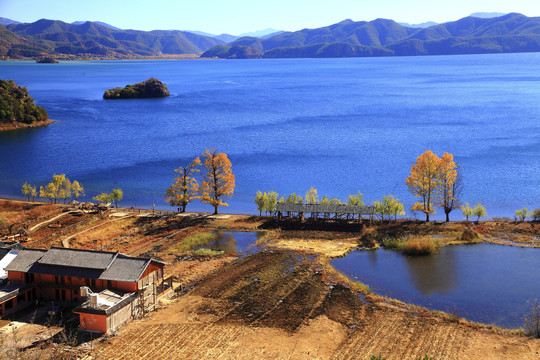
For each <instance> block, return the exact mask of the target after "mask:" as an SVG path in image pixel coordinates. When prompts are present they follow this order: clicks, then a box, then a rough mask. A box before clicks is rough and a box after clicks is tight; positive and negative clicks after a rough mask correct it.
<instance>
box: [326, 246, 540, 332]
mask: <svg viewBox="0 0 540 360" xmlns="http://www.w3.org/2000/svg"><path fill="white" fill-rule="evenodd" d="M332 265H333V266H334V267H335V268H336V269H338V270H340V271H341V272H343V273H344V274H346V275H348V276H349V277H351V278H352V279H354V280H360V281H361V282H363V283H365V284H367V285H369V287H370V289H371V290H372V291H374V292H375V293H378V294H382V295H386V296H389V297H392V298H395V299H399V300H401V301H404V302H406V303H410V304H415V305H420V306H424V307H427V308H429V309H432V310H441V311H447V312H450V311H452V310H454V311H455V312H456V313H457V314H458V315H460V316H462V317H465V318H466V319H468V320H473V321H477V322H482V323H486V324H495V325H498V326H503V327H509V328H520V327H522V326H523V321H524V316H525V315H528V314H530V312H531V302H532V301H534V300H535V299H539V298H540V271H539V270H538V269H539V268H540V249H535V248H519V247H513V246H502V245H492V244H477V245H460V246H446V247H443V248H441V251H440V253H439V254H435V255H430V256H418V257H414V256H406V255H402V254H400V253H398V252H395V251H393V250H385V249H379V250H376V251H360V250H355V251H353V252H352V253H350V254H348V255H347V256H345V257H343V258H338V259H334V260H332Z"/></svg>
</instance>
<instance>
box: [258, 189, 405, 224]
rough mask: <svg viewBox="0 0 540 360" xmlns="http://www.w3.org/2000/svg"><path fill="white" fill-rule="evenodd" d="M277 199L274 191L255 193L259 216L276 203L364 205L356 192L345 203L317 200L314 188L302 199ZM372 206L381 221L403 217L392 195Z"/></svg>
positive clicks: (359, 193)
mask: <svg viewBox="0 0 540 360" xmlns="http://www.w3.org/2000/svg"><path fill="white" fill-rule="evenodd" d="M278 197H279V195H278V193H277V192H275V191H270V192H268V193H266V192H264V193H263V192H261V191H257V194H256V195H255V199H254V202H255V204H256V205H257V210H258V211H259V215H262V212H263V211H264V212H266V213H267V214H271V213H272V212H274V211H275V210H276V205H277V204H278V203H286V204H336V205H339V204H347V205H357V206H363V205H364V195H363V194H362V193H361V192H360V191H358V193H356V194H354V195H349V198H348V200H347V202H342V201H341V200H340V199H338V198H329V197H327V196H326V195H324V196H323V197H322V198H319V194H318V191H317V189H315V188H314V187H311V188H310V189H309V190H308V191H307V192H306V195H305V196H304V197H302V196H300V195H296V193H292V194H290V195H289V196H288V197H287V199H285V198H284V197H281V198H279V200H278ZM373 206H375V214H376V215H379V216H380V217H381V219H382V220H384V219H385V216H387V217H390V216H391V215H393V216H394V219H395V218H397V216H398V215H405V208H404V206H403V204H402V203H401V202H399V200H398V199H396V198H394V196H392V195H385V196H384V197H383V200H382V201H375V202H374V203H373Z"/></svg>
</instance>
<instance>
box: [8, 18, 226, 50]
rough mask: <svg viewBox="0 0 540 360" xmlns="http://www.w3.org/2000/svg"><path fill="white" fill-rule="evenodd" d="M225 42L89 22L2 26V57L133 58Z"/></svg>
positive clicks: (179, 32)
mask: <svg viewBox="0 0 540 360" xmlns="http://www.w3.org/2000/svg"><path fill="white" fill-rule="evenodd" d="M223 43H224V42H223V41H221V40H218V39H215V38H212V37H208V36H201V35H196V34H192V33H189V32H184V31H162V30H155V31H137V30H115V29H111V28H109V27H106V26H103V25H100V24H98V23H94V22H90V21H87V22H85V23H82V24H68V23H65V22H63V21H58V20H47V19H41V20H38V21H36V22H34V23H24V24H10V25H7V26H2V25H0V56H5V57H10V58H25V57H32V58H33V57H40V56H45V55H56V56H59V57H66V56H78V57H97V58H118V59H123V58H133V57H140V56H159V55H163V54H199V53H201V52H203V51H205V50H207V49H209V48H211V47H212V46H214V45H218V44H223Z"/></svg>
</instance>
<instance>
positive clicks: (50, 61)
mask: <svg viewBox="0 0 540 360" xmlns="http://www.w3.org/2000/svg"><path fill="white" fill-rule="evenodd" d="M36 63H38V64H58V63H59V61H58V60H57V59H56V58H54V57H52V56H44V57H40V58H37V59H36Z"/></svg>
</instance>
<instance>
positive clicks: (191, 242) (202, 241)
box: [170, 232, 216, 252]
mask: <svg viewBox="0 0 540 360" xmlns="http://www.w3.org/2000/svg"><path fill="white" fill-rule="evenodd" d="M215 238H216V235H215V234H214V233H213V232H200V233H196V234H193V235H190V236H188V237H186V238H184V239H183V240H182V241H181V242H179V243H178V244H176V245H174V246H173V247H171V248H170V251H172V252H190V251H191V250H193V249H194V248H196V247H197V246H204V245H207V244H209V243H210V242H211V241H212V240H214V239H215ZM199 250H202V249H199Z"/></svg>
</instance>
